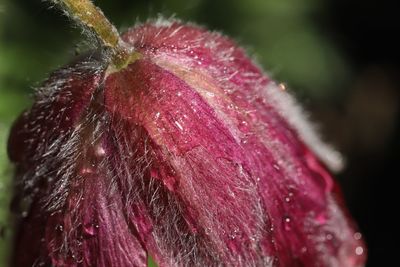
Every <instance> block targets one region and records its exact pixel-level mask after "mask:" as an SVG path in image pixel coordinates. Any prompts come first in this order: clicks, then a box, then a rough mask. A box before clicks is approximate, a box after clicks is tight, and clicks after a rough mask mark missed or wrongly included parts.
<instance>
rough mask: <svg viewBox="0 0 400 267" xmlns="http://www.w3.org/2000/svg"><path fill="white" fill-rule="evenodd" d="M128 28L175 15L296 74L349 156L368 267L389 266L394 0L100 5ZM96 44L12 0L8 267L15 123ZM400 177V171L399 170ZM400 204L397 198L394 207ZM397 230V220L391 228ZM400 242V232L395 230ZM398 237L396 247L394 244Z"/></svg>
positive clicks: (5, 109)
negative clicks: (37, 91) (44, 86)
mask: <svg viewBox="0 0 400 267" xmlns="http://www.w3.org/2000/svg"><path fill="white" fill-rule="evenodd" d="M95 3H96V4H97V5H98V6H100V7H101V8H102V9H103V11H104V13H105V14H106V15H107V16H108V17H109V18H110V20H111V21H112V22H113V23H114V24H115V25H116V26H117V27H118V28H119V29H120V30H121V31H123V30H125V29H127V28H128V27H129V26H131V25H133V24H134V23H135V22H136V21H144V20H146V19H147V18H149V17H155V16H157V15H158V14H163V15H164V16H165V17H170V16H175V17H177V18H180V19H183V20H189V21H193V22H196V23H198V24H200V25H204V26H207V27H208V28H209V29H212V30H219V31H222V32H223V33H225V34H227V35H229V36H232V37H233V38H234V39H236V40H237V41H238V42H239V43H240V44H241V45H243V46H244V47H246V48H247V50H248V51H249V53H250V54H251V55H253V56H255V57H256V58H257V60H258V61H259V62H260V63H261V65H262V66H264V68H265V69H266V70H267V71H268V72H269V73H270V75H271V76H272V77H274V78H275V79H276V80H278V81H280V82H285V83H286V84H287V85H288V87H289V90H291V91H292V92H293V93H294V94H296V95H297V96H298V98H299V99H300V101H301V102H303V103H304V105H305V106H306V108H307V109H308V110H309V111H310V113H311V115H312V116H311V117H312V119H313V120H314V121H318V122H319V125H320V128H321V132H322V133H323V135H324V136H325V137H326V138H325V139H326V140H329V141H330V142H331V143H333V144H335V145H336V146H337V147H338V148H339V150H340V151H342V152H343V153H344V155H345V156H346V157H347V158H348V167H347V169H346V170H345V171H344V172H343V173H342V174H340V175H339V176H338V179H339V182H340V183H341V184H342V186H343V189H344V193H345V197H346V199H347V202H348V205H349V209H350V211H351V212H352V214H353V215H354V217H355V218H356V220H357V221H358V223H359V225H360V228H361V230H362V232H363V233H364V234H365V236H366V239H367V242H368V247H369V264H368V266H389V265H387V264H386V265H385V264H384V263H385V262H386V263H390V262H391V258H390V256H389V257H388V255H390V252H391V251H395V250H396V249H397V248H399V245H398V243H394V242H393V241H392V237H393V234H396V235H397V233H398V230H397V228H398V226H397V225H396V224H394V222H390V221H389V222H388V219H387V218H385V219H382V220H380V218H383V217H384V216H388V214H390V212H392V213H393V210H390V208H388V211H387V212H386V208H385V207H388V205H387V203H395V202H396V199H395V194H396V193H397V192H395V191H394V190H395V189H393V187H392V186H391V185H392V184H393V183H394V182H393V179H394V177H397V178H398V177H400V176H399V175H398V173H399V172H398V171H397V172H396V165H397V164H398V162H399V153H398V151H399V148H400V146H399V141H398V138H396V137H398V133H399V125H400V124H399V103H400V101H399V88H398V87H399V64H400V63H399V62H400V61H399V57H398V55H399V51H398V50H399V47H400V46H399V41H398V40H396V38H395V36H396V34H398V33H399V28H400V23H399V21H398V17H399V16H398V15H397V14H396V12H395V10H397V9H396V8H395V7H394V6H392V4H391V2H390V1H386V0H382V1H379V2H377V1H376V2H375V1H345V0H164V1H161V0H151V1H150V0H149V1H144V0H136V1H128V0H125V1H124V0H114V1H106V0H103V1H100V0H98V1H95ZM85 49H87V45H86V44H85V42H84V38H83V37H82V36H81V35H80V30H79V29H76V28H74V27H71V23H70V22H69V21H68V19H67V18H65V17H64V16H62V15H61V12H60V11H59V10H57V9H55V8H51V6H50V4H49V3H48V2H44V1H41V0H0V267H1V266H7V265H6V259H7V256H8V255H9V250H10V240H11V238H12V222H11V217H10V214H9V212H8V210H9V201H10V192H11V191H12V187H11V183H10V181H11V174H12V166H10V164H9V162H8V160H7V156H6V140H7V134H8V131H9V128H10V125H11V123H12V121H13V120H14V119H15V118H16V116H17V115H18V114H19V113H20V112H21V111H22V110H23V109H24V108H26V107H28V106H29V104H30V101H31V99H30V96H31V95H32V93H33V91H34V90H33V88H35V87H37V86H38V85H40V83H41V81H43V79H45V78H46V76H48V74H49V73H50V72H51V71H52V70H55V69H56V68H59V67H61V66H62V65H64V64H65V63H67V62H68V61H69V60H70V59H71V58H73V57H74V55H75V54H76V53H79V51H84V50H85ZM396 174H397V176H396ZM389 207H390V206H389ZM388 226H393V227H388ZM393 238H394V237H393ZM392 242H393V243H392Z"/></svg>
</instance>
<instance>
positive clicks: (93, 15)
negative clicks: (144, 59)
mask: <svg viewBox="0 0 400 267" xmlns="http://www.w3.org/2000/svg"><path fill="white" fill-rule="evenodd" d="M53 2H55V3H56V4H59V5H61V6H62V8H63V10H65V11H66V12H67V13H68V15H69V16H71V17H72V18H73V19H74V20H76V21H77V22H78V23H80V24H82V25H83V26H84V27H87V28H89V29H90V30H91V31H92V32H93V33H95V34H96V36H97V37H98V38H99V39H100V40H101V41H102V43H103V46H104V47H105V48H109V49H110V50H111V64H112V65H113V67H114V68H115V69H121V68H123V67H124V66H126V65H127V64H129V63H130V62H132V61H133V60H134V59H136V58H138V57H139V56H140V55H139V54H138V53H137V52H133V51H132V49H130V48H129V47H128V45H126V43H125V42H124V41H123V40H122V39H121V37H120V35H119V33H118V31H117V29H116V28H115V27H114V25H112V24H111V22H110V21H109V20H108V19H107V18H106V16H105V15H104V14H103V12H102V11H101V10H100V9H99V8H98V7H96V6H95V5H94V4H93V3H92V1H90V0H53Z"/></svg>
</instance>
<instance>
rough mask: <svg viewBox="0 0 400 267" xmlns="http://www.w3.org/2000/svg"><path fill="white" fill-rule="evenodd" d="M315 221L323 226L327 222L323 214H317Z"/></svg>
mask: <svg viewBox="0 0 400 267" xmlns="http://www.w3.org/2000/svg"><path fill="white" fill-rule="evenodd" d="M315 219H316V220H317V222H318V223H319V224H325V223H326V221H327V218H326V215H325V214H324V213H320V214H318V216H317V217H316V218H315Z"/></svg>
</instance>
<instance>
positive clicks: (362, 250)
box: [355, 246, 364, 256]
mask: <svg viewBox="0 0 400 267" xmlns="http://www.w3.org/2000/svg"><path fill="white" fill-rule="evenodd" d="M355 252H356V255H358V256H361V255H362V254H363V253H364V249H363V247H360V246H358V247H356V250H355Z"/></svg>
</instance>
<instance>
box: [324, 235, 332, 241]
mask: <svg viewBox="0 0 400 267" xmlns="http://www.w3.org/2000/svg"><path fill="white" fill-rule="evenodd" d="M325 238H326V240H332V239H333V235H332V234H326V236H325Z"/></svg>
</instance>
